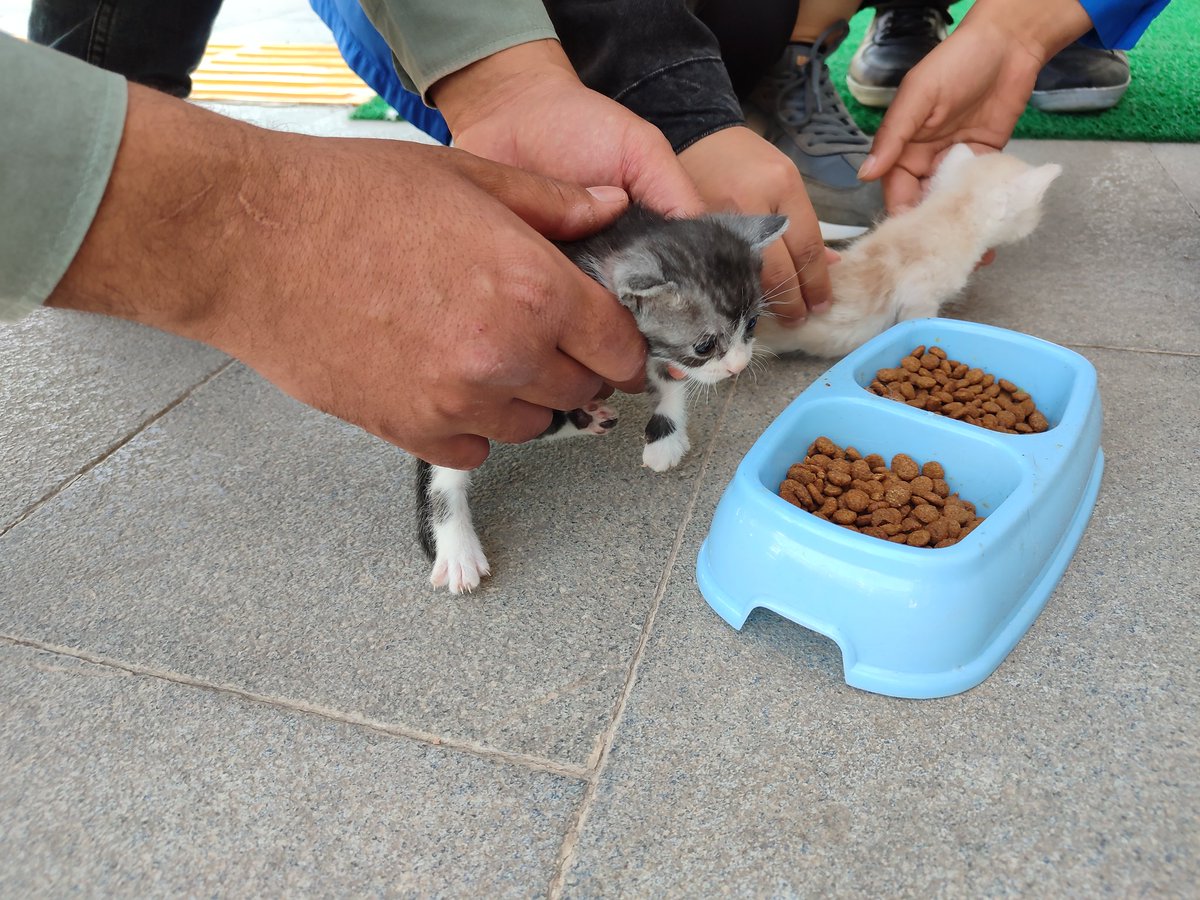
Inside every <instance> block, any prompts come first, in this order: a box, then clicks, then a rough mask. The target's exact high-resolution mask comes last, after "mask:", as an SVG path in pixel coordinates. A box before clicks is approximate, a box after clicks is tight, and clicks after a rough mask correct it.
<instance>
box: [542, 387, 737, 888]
mask: <svg viewBox="0 0 1200 900" xmlns="http://www.w3.org/2000/svg"><path fill="white" fill-rule="evenodd" d="M736 392H737V383H736V382H734V385H733V390H731V391H730V392H729V396H728V397H727V398H726V400H725V403H724V404H723V405H722V407H721V413H720V415H719V416H718V417H717V421H716V424H715V426H714V427H713V432H712V438H711V439H710V440H709V442H708V446H707V447H706V448H705V450H704V460H703V462H702V463H701V465H700V471H699V472H698V473H697V474H696V487H695V489H694V490H693V491H692V496H691V497H690V498H689V500H688V505H687V509H686V510H685V511H684V514H683V516H682V518H681V519H680V522H679V527H678V528H676V530H675V541H674V543H673V544H672V545H671V552H670V555H669V556H668V557H667V562H666V564H665V565H664V566H663V573H662V575H661V576H660V577H659V581H658V584H657V585H656V586H655V590H654V599H653V600H651V602H650V609H649V610H648V611H647V613H646V619H645V621H644V622H643V623H642V631H641V634H639V635H638V642H637V646H635V647H634V650H633V655H632V656H631V657H630V661H629V670H628V672H627V673H626V675H625V684H624V685H623V686H622V688H621V693H620V695H619V696H618V698H617V703H616V705H615V706H614V707H613V713H612V717H611V719H610V720H609V724H608V727H607V728H606V729H605V730H604V733H603V736H602V740H601V741H600V746H599V748H598V751H597V753H596V758H595V761H594V762H593V763H592V765H591V767H590V769H589V771H588V775H587V782H586V785H585V787H584V791H583V797H582V798H581V799H580V801H579V805H578V806H577V807H576V808H575V815H574V817H573V818H572V820H571V822H570V824H569V825H568V826H567V830H566V833H565V834H564V835H563V842H562V845H561V846H560V847H559V852H558V860H557V862H556V864H555V871H554V877H553V878H552V879H551V881H550V888H549V890H548V891H547V896H548V898H549V900H560V898H561V897H562V895H563V890H564V886H565V884H566V880H567V874H568V872H570V869H571V863H572V862H573V861H574V858H575V850H576V848H577V847H578V845H579V838H580V835H582V833H583V828H584V826H585V825H586V824H587V818H588V813H589V812H591V808H592V805H593V803H594V801H595V799H596V791H597V790H598V789H599V786H600V777H601V776H602V775H603V774H604V767H605V764H606V763H607V762H608V756H609V753H610V752H611V751H612V746H613V742H614V741H615V740H616V736H617V729H618V728H619V727H620V725H621V721H622V719H623V718H624V715H625V708H626V706H627V705H628V703H629V698H630V696H632V694H633V689H634V687H635V686H636V684H637V676H638V671H639V670H640V668H641V663H642V657H643V655H644V654H645V650H646V647H647V645H648V644H649V643H650V635H651V633H652V632H653V630H654V622H655V620H656V619H657V618H658V610H659V607H660V606H661V605H662V600H663V597H664V595H665V594H666V592H667V585H668V584H670V582H671V574H672V573H673V572H674V571H675V563H676V562H677V561H678V559H679V551H680V548H681V547H682V546H683V539H684V536H685V535H686V533H687V527H688V524H689V523H690V522H691V520H692V515H693V514H694V513H695V510H696V503H697V501H698V500H699V498H700V491H701V489H702V487H703V486H704V475H705V473H706V472H707V471H708V465H709V462H710V460H711V459H712V455H713V448H714V447H715V446H716V444H717V435H718V433H719V432H720V430H721V425H722V424H723V423H724V421H725V414H726V412H727V411H728V410H729V404H730V403H732V402H733V398H734V395H735V394H736Z"/></svg>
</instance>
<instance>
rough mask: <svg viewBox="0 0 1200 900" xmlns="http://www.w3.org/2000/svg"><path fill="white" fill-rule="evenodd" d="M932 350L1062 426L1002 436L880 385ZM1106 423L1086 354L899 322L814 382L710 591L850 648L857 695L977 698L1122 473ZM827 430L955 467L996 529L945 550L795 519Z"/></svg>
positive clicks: (761, 450) (731, 508)
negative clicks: (1104, 480)
mask: <svg viewBox="0 0 1200 900" xmlns="http://www.w3.org/2000/svg"><path fill="white" fill-rule="evenodd" d="M919 344H925V345H927V346H938V347H941V348H942V349H943V350H945V351H946V353H947V355H948V356H949V357H950V358H952V359H957V360H961V361H963V362H966V363H969V364H970V365H972V366H976V367H978V368H981V369H983V370H984V372H988V373H991V374H994V375H996V376H997V377H998V378H1006V379H1008V380H1009V381H1012V382H1014V383H1015V384H1017V385H1018V386H1020V387H1021V388H1022V389H1024V390H1026V391H1028V392H1029V393H1030V394H1031V395H1032V396H1033V399H1034V401H1035V402H1036V403H1037V405H1038V409H1040V410H1041V411H1042V412H1043V413H1044V414H1045V416H1046V418H1047V420H1048V421H1049V422H1050V428H1049V430H1047V431H1045V432H1043V433H1041V434H1028V435H1026V434H1017V435H1008V434H1000V433H997V432H993V431H988V430H986V429H983V428H980V427H978V426H975V425H969V424H967V423H965V422H959V421H956V420H954V419H950V418H948V417H946V416H940V415H937V414H935V413H931V412H926V411H925V410H919V409H914V408H913V407H910V406H907V405H905V404H903V403H897V402H895V401H894V400H888V399H886V398H883V397H877V396H876V395H875V394H873V393H871V392H870V391H869V390H867V389H866V387H867V385H868V384H870V382H871V381H872V379H873V378H874V375H875V372H876V371H878V370H879V369H881V368H884V367H888V368H891V367H895V366H897V365H899V362H900V359H901V358H902V357H904V356H906V355H907V354H908V353H909V352H910V351H911V350H912V349H913V348H914V347H916V346H917V345H919ZM1101 418H1102V417H1101V411H1100V396H1099V393H1098V392H1097V389H1096V370H1095V369H1094V368H1092V365H1091V363H1089V362H1088V361H1087V360H1086V359H1084V358H1083V357H1082V356H1080V355H1079V354H1078V353H1074V352H1072V351H1070V350H1067V349H1066V348H1064V347H1060V346H1058V345H1056V344H1051V343H1049V342H1047V341H1043V340H1039V339H1037V338H1033V337H1030V336H1028V335H1025V334H1020V333H1018V332H1014V331H1007V330H1005V329H1002V328H993V327H991V326H987V325H977V324H973V323H970V322H960V321H956V320H952V319H916V320H912V321H908V322H903V323H901V324H899V325H896V326H895V327H893V328H891V329H890V330H888V331H887V332H885V333H883V334H881V335H879V336H878V337H877V338H875V339H873V340H872V341H870V342H869V343H867V344H864V345H863V346H862V347H860V348H859V349H858V350H856V351H854V352H853V353H851V354H850V355H849V356H847V357H845V358H844V359H843V360H842V361H841V362H839V363H838V364H837V365H835V366H833V368H831V369H829V371H827V372H826V373H825V374H824V375H823V376H822V377H820V378H818V379H817V380H816V381H815V382H813V384H812V385H810V386H809V387H808V388H807V389H806V390H805V391H804V393H802V394H801V395H800V396H799V397H797V398H796V399H795V400H794V401H793V402H792V403H791V404H790V405H789V406H788V408H787V409H785V410H784V411H783V413H782V414H780V416H779V417H778V418H777V419H776V420H775V421H774V422H773V423H772V424H771V425H770V427H768V428H767V430H766V431H765V432H764V433H763V435H762V436H761V437H760V438H759V439H758V440H757V441H756V442H755V444H754V446H753V447H751V448H750V452H749V453H747V454H746V456H745V458H744V459H743V460H742V462H741V464H740V465H739V466H738V469H737V472H736V474H735V475H734V477H733V480H732V481H731V483H730V484H729V487H727V488H726V490H725V493H724V495H723V496H722V498H721V502H720V503H719V504H718V506H717V509H716V512H715V513H714V515H713V522H712V526H711V528H710V529H709V533H708V536H707V538H706V539H705V541H704V544H703V545H702V546H701V548H700V556H699V559H698V561H697V566H696V577H697V581H698V582H699V585H700V591H701V593H703V594H704V597H705V599H706V600H707V601H708V603H709V605H710V606H712V608H713V609H714V610H716V612H717V613H718V614H719V615H720V616H721V618H723V619H724V620H725V621H726V622H728V623H729V624H730V625H732V626H733V627H734V628H737V629H740V628H741V627H742V625H743V624H744V623H745V621H746V617H747V616H749V614H750V611H751V610H753V609H755V608H757V607H762V608H764V609H769V610H772V611H773V612H776V613H778V614H779V615H781V616H783V617H785V618H787V619H790V620H792V621H793V622H797V623H799V624H800V625H803V626H804V627H806V628H810V629H812V630H813V631H816V632H819V633H821V634H824V635H826V636H828V637H830V638H832V639H833V640H834V641H835V642H836V643H837V645H838V647H840V648H841V651H842V663H843V666H844V668H845V677H846V682H847V684H850V685H852V686H854V687H857V688H862V689H863V690H867V691H874V692H876V693H880V694H888V695H890V696H893V697H913V698H929V697H946V696H949V695H951V694H957V693H960V692H962V691H965V690H968V689H970V688H973V687H975V685H977V684H979V683H980V682H982V681H983V680H984V679H985V678H987V677H988V675H990V674H991V673H992V672H994V671H995V670H996V668H997V666H999V665H1000V663H1001V662H1002V661H1003V660H1004V657H1005V656H1007V655H1008V653H1009V651H1010V650H1012V648H1013V647H1015V646H1016V644H1017V641H1019V640H1020V639H1021V636H1022V635H1023V634H1024V633H1025V632H1026V630H1027V629H1028V628H1029V626H1030V625H1031V624H1032V623H1033V620H1034V619H1035V618H1037V614H1038V613H1039V612H1041V610H1042V607H1043V606H1045V605H1046V601H1047V599H1048V598H1049V597H1050V594H1051V592H1052V591H1053V590H1054V587H1055V585H1056V584H1058V580H1059V579H1060V578H1061V577H1062V574H1063V572H1064V571H1065V570H1066V568H1067V564H1068V563H1069V562H1070V560H1071V556H1072V554H1073V553H1074V552H1075V548H1076V547H1077V546H1078V545H1079V540H1080V538H1081V537H1082V536H1083V530H1084V528H1085V527H1086V525H1087V520H1088V518H1089V516H1090V515H1091V512H1092V508H1093V507H1094V506H1095V503H1096V494H1097V492H1098V491H1099V488H1100V476H1101V472H1102V471H1103V469H1104V454H1103V452H1102V451H1101V449H1100V426H1101ZM821 435H825V436H827V437H829V438H830V439H831V440H832V441H834V443H836V444H839V445H840V446H843V447H846V446H853V447H855V448H856V449H858V450H859V452H861V453H863V454H864V455H866V454H868V453H879V454H881V455H882V456H883V457H884V458H886V459H889V460H890V459H891V457H892V456H893V455H894V454H896V453H907V454H908V455H909V456H911V457H913V458H914V459H916V460H917V461H918V463H924V462H927V461H929V460H931V459H934V460H937V461H938V462H940V463H942V465H943V466H945V469H946V476H947V477H946V480H947V481H948V482H949V485H950V489H951V490H952V491H957V492H958V493H959V494H960V495H961V496H962V497H963V499H965V500H970V501H971V502H973V503H974V504H975V505H976V507H977V510H978V512H979V514H980V515H982V516H985V520H984V522H983V523H982V524H981V525H979V526H978V527H977V528H976V529H975V530H974V531H972V532H971V533H970V534H969V535H967V537H966V538H964V539H963V540H961V541H960V542H959V543H957V544H954V545H953V546H950V547H944V548H942V549H940V550H932V549H928V548H916V547H908V546H904V545H898V544H892V543H889V542H888V541H883V540H880V539H878V538H874V537H870V536H868V535H864V534H858V533H856V532H852V531H849V530H847V529H844V528H841V527H839V526H837V525H834V524H833V523H831V522H825V521H823V520H821V519H818V518H817V517H816V516H813V515H811V514H810V513H807V512H805V511H803V510H801V509H798V508H796V507H794V506H792V505H791V504H790V503H788V502H787V501H785V500H783V499H781V498H780V497H779V496H778V493H777V492H778V489H779V484H780V482H781V481H782V480H783V478H784V476H785V474H786V473H787V470H788V467H789V466H791V465H792V464H793V463H795V462H797V461H800V460H802V459H803V458H804V455H805V451H806V450H807V449H808V446H809V444H810V443H811V442H812V441H813V440H815V439H816V438H818V437H820V436H821Z"/></svg>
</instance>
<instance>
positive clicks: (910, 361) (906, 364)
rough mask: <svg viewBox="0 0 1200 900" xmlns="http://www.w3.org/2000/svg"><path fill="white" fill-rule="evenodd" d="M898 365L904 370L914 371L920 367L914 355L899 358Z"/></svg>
mask: <svg viewBox="0 0 1200 900" xmlns="http://www.w3.org/2000/svg"><path fill="white" fill-rule="evenodd" d="M900 367H901V368H902V369H904V370H905V371H906V372H915V371H917V370H918V369H919V368H921V363H920V360H918V359H917V358H916V357H915V356H906V357H904V359H902V360H900Z"/></svg>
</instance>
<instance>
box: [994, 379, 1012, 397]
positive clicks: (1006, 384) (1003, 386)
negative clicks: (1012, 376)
mask: <svg viewBox="0 0 1200 900" xmlns="http://www.w3.org/2000/svg"><path fill="white" fill-rule="evenodd" d="M996 384H998V385H1000V390H1002V391H1008V392H1009V393H1010V394H1011V393H1013V392H1014V391H1016V390H1017V386H1016V385H1015V384H1013V383H1012V382H1011V381H1009V380H1007V379H1005V378H998V379H997V380H996Z"/></svg>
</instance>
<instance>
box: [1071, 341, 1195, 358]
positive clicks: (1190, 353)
mask: <svg viewBox="0 0 1200 900" xmlns="http://www.w3.org/2000/svg"><path fill="white" fill-rule="evenodd" d="M1063 346H1064V347H1071V348H1076V347H1078V348H1079V349H1082V350H1113V351H1116V352H1119V353H1149V354H1152V355H1155V356H1181V357H1183V358H1184V359H1192V358H1195V357H1198V356H1200V353H1196V352H1193V351H1191V350H1155V349H1153V348H1151V347H1113V346H1111V345H1109V344H1066V343H1064V344H1063Z"/></svg>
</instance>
